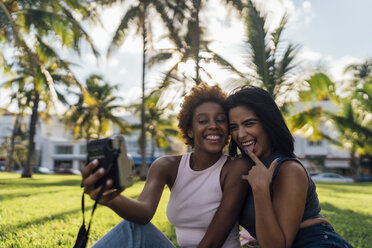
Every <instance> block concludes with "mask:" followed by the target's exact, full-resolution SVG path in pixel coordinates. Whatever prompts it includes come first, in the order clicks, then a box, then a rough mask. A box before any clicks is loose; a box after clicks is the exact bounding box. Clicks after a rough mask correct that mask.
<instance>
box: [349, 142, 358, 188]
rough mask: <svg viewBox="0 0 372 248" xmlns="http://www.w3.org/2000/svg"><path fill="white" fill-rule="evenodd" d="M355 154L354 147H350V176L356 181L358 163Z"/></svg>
mask: <svg viewBox="0 0 372 248" xmlns="http://www.w3.org/2000/svg"><path fill="white" fill-rule="evenodd" d="M355 155H356V152H355V148H354V147H352V148H351V150H350V168H351V174H352V177H353V178H354V180H355V181H357V179H358V174H357V172H358V163H357V159H356V156H355Z"/></svg>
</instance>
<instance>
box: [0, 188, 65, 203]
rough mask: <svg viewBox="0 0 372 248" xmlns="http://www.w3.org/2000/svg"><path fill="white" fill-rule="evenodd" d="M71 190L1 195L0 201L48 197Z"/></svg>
mask: <svg viewBox="0 0 372 248" xmlns="http://www.w3.org/2000/svg"><path fill="white" fill-rule="evenodd" d="M69 190H71V189H61V190H49V191H40V192H32V193H27V194H19V193H16V192H15V193H11V194H1V195H0V201H6V200H13V199H17V198H25V197H30V196H37V195H48V194H55V193H60V192H63V191H69Z"/></svg>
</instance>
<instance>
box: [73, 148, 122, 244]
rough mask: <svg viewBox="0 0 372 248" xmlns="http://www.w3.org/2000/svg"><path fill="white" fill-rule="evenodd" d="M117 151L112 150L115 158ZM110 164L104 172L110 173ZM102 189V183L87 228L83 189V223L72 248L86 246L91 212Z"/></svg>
mask: <svg viewBox="0 0 372 248" xmlns="http://www.w3.org/2000/svg"><path fill="white" fill-rule="evenodd" d="M119 153H120V150H114V156H115V160H116V159H117V156H118V155H119ZM112 165H113V163H110V164H109V166H108V167H107V172H106V173H107V174H109V173H110V171H111V169H112ZM104 190H105V187H104V185H103V186H102V188H101V189H100V190H99V191H98V195H97V198H96V200H95V202H94V205H93V209H92V213H91V215H90V220H89V224H88V228H86V226H85V201H84V191H83V195H82V197H81V212H82V214H83V224H82V225H81V227H80V229H79V232H78V235H77V237H76V241H75V245H74V247H73V248H86V246H87V243H88V237H89V231H90V226H91V224H92V219H93V214H94V211H95V210H96V208H97V204H98V201H99V199H101V196H102V194H103V191H104Z"/></svg>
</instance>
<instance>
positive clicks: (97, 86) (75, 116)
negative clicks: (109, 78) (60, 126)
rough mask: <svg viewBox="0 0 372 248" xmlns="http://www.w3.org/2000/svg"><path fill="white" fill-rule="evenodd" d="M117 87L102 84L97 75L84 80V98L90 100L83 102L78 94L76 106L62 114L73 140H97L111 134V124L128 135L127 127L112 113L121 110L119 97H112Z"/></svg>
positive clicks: (82, 97)
mask: <svg viewBox="0 0 372 248" xmlns="http://www.w3.org/2000/svg"><path fill="white" fill-rule="evenodd" d="M116 90H117V86H111V85H110V84H108V83H106V82H104V80H103V78H102V77H101V76H99V75H94V74H93V75H90V76H89V77H88V78H87V79H86V91H87V94H85V97H86V96H88V95H89V96H90V97H91V99H90V100H88V101H86V100H84V94H83V93H79V94H78V97H79V100H78V102H77V104H75V105H73V106H71V107H70V109H69V110H67V111H66V112H65V114H64V117H63V121H64V123H65V124H66V125H67V126H68V127H69V128H71V129H72V130H73V132H74V135H75V138H76V139H81V138H85V139H86V141H87V142H88V141H89V140H90V139H93V138H95V139H99V138H101V137H102V136H106V135H108V134H109V133H111V131H112V130H111V126H112V125H111V124H112V123H113V124H115V125H116V126H118V127H119V128H120V130H121V133H128V131H129V126H128V125H127V124H126V123H125V122H124V121H123V120H122V119H121V118H120V117H117V116H115V114H114V113H113V112H115V111H119V110H121V109H122V106H121V105H118V103H117V102H118V100H120V98H119V97H117V96H115V95H114V92H115V91H116Z"/></svg>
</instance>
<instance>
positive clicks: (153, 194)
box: [83, 83, 248, 248]
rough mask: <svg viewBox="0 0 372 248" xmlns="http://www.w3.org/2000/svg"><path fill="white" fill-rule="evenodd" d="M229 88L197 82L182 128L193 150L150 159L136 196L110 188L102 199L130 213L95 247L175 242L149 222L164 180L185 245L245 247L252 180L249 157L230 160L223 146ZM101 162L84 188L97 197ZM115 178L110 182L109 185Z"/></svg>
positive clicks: (170, 214) (186, 103) (89, 169)
mask: <svg viewBox="0 0 372 248" xmlns="http://www.w3.org/2000/svg"><path fill="white" fill-rule="evenodd" d="M225 99H226V94H225V93H224V92H223V91H222V90H221V89H220V87H218V86H209V85H207V84H205V83H201V84H200V85H197V86H194V87H193V88H192V89H191V92H190V94H189V95H187V96H185V98H184V102H183V104H182V106H181V110H180V112H179V115H178V121H179V125H178V127H179V129H180V132H181V135H182V137H183V139H184V140H185V144H187V145H189V146H191V151H190V152H188V153H186V154H183V155H178V156H165V157H161V158H159V159H157V160H156V161H154V163H153V164H152V165H151V167H150V169H149V173H148V176H147V181H146V184H145V187H144V188H143V191H142V193H141V194H140V195H139V197H138V198H137V199H132V198H129V197H127V196H124V195H121V194H120V191H116V192H111V191H109V190H107V192H106V193H104V196H103V197H102V198H101V199H100V200H99V203H100V204H102V205H105V206H107V207H109V208H111V209H112V210H113V211H115V212H116V213H117V214H118V215H119V216H120V217H122V218H123V219H125V220H124V221H122V222H120V223H119V224H118V225H117V226H116V227H114V228H113V229H112V230H111V231H110V232H109V233H107V234H106V235H105V236H104V237H102V238H101V239H100V240H99V241H98V242H97V243H96V244H95V245H94V246H93V247H95V248H96V247H175V246H174V244H172V243H171V242H170V241H169V240H168V239H167V238H166V237H165V236H164V235H163V234H162V233H161V232H160V231H159V230H158V229H157V228H156V227H155V226H154V225H152V224H151V223H150V221H151V219H152V217H153V215H154V214H155V211H156V209H157V206H158V204H159V200H160V197H161V195H162V192H163V189H164V186H165V185H167V186H168V187H169V189H171V194H170V198H169V202H168V206H167V217H168V219H169V221H170V222H171V223H172V224H173V225H174V227H175V229H176V236H177V242H178V245H179V246H181V247H229V248H231V247H233V248H234V247H240V241H239V230H238V223H237V219H238V215H239V212H240V209H241V207H242V202H243V201H242V200H241V198H242V196H244V195H245V194H246V191H247V188H248V187H247V185H248V183H247V182H246V181H244V180H240V175H243V174H247V172H248V168H247V166H246V163H245V162H244V161H242V160H240V159H235V160H230V159H229V157H228V156H227V155H225V154H223V152H222V150H223V148H224V147H225V146H226V144H227V140H228V136H229V129H228V118H227V113H226V110H225V109H224V107H223V104H224V102H225ZM97 166H98V163H97V162H96V161H95V162H92V163H90V164H89V165H88V166H87V167H85V169H84V171H83V185H84V187H85V192H86V193H87V194H89V195H90V197H91V198H92V199H95V197H96V195H97V192H98V191H99V189H100V188H97V189H94V183H95V182H96V181H97V180H98V179H99V178H101V177H102V176H103V174H104V171H100V170H98V171H97V172H95V173H93V174H91V172H92V170H93V169H94V168H96V167H97ZM111 184H112V182H111V181H108V182H107V188H109V186H110V185H111Z"/></svg>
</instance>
